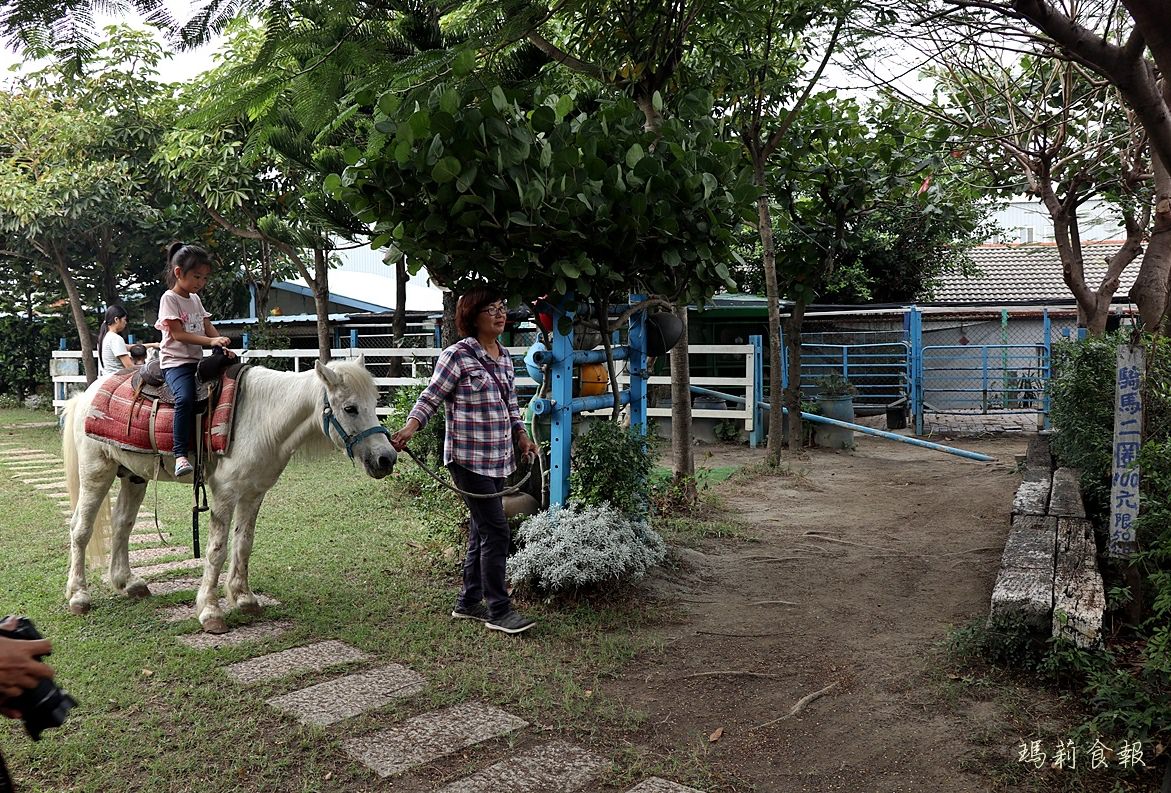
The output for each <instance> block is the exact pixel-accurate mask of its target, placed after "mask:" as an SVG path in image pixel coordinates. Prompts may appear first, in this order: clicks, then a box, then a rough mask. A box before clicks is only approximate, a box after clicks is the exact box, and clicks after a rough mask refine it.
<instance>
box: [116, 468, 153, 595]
mask: <svg viewBox="0 0 1171 793" xmlns="http://www.w3.org/2000/svg"><path fill="white" fill-rule="evenodd" d="M135 479H136V477H134V476H133V475H130V476H125V477H123V478H122V486H121V488H120V489H119V492H118V501H117V503H115V505H114V514H113V523H114V525H113V538H112V542H111V544H110V584H111V585H113V587H114V589H116V590H117V591H119V592H122V593H123V594H125V595H128V596H129V597H132V598H141V597H146V596H147V595H149V594H150V588H149V587H147V585H146V582H145V581H143V580H142V579H141V578H140V577H138V576H133V577H131V573H130V532H131V530H132V529H133V528H134V519H135V517H137V516H138V508H139V507H140V506H141V505H142V499H143V497H144V496H146V482H145V481H142V480H139V481H137V482H136V481H134V480H135Z"/></svg>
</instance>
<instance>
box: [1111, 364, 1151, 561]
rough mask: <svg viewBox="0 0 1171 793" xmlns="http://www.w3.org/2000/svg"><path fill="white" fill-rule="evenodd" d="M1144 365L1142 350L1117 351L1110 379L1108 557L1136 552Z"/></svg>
mask: <svg viewBox="0 0 1171 793" xmlns="http://www.w3.org/2000/svg"><path fill="white" fill-rule="evenodd" d="M1144 369H1145V362H1144V358H1143V350H1142V347H1136V346H1133V345H1129V344H1123V345H1121V346H1120V347H1119V348H1118V366H1117V368H1116V370H1115V378H1114V444H1113V452H1114V455H1113V456H1114V462H1113V472H1112V474H1113V475H1112V476H1111V478H1110V539H1109V542H1108V548H1107V552H1108V553H1109V554H1110V555H1111V556H1123V557H1125V556H1130V555H1131V554H1133V553H1134V552H1135V551H1136V550H1137V549H1138V545H1137V543H1136V541H1135V529H1134V522H1135V520H1136V519H1137V518H1138V505H1139V481H1140V480H1139V470H1138V452H1139V449H1140V448H1141V447H1142V429H1143V403H1142V380H1143V371H1144Z"/></svg>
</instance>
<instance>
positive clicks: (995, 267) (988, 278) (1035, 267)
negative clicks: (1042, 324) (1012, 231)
mask: <svg viewBox="0 0 1171 793" xmlns="http://www.w3.org/2000/svg"><path fill="white" fill-rule="evenodd" d="M1121 247H1122V243H1121V242H1118V241H1110V242H1095V243H1083V244H1082V257H1083V258H1084V259H1085V267H1086V282H1087V283H1088V284H1090V286H1091V287H1094V288H1096V287H1097V286H1098V284H1100V283H1101V282H1102V278H1103V276H1105V274H1106V260H1107V259H1109V258H1110V257H1111V256H1113V255H1114V253H1115V252H1116V251H1117V250H1118V249H1119V248H1121ZM971 257H972V262H973V264H974V265H975V272H974V273H973V274H972V275H970V276H965V275H963V274H961V273H948V274H947V275H945V276H943V278H942V279H941V280H940V283H939V285H938V286H937V287H936V288H935V291H934V293H933V294H932V296H931V301H932V302H935V303H951V304H967V303H989V302H1004V303H1016V302H1025V301H1040V300H1050V301H1055V302H1062V303H1066V302H1072V301H1073V295H1072V294H1071V293H1070V291H1069V287H1067V286H1066V285H1065V281H1063V280H1062V277H1061V257H1060V255H1059V254H1058V252H1057V246H1056V245H1054V244H1052V243H1043V244H1039V245H981V246H979V247H977V248H973V249H972V251H971ZM1138 269H1139V260H1138V259H1136V260H1135V261H1133V262H1131V263H1130V265H1129V266H1128V267H1127V268H1126V269H1125V270H1123V271H1122V277H1121V279H1120V281H1121V285H1120V286H1119V288H1118V291H1117V292H1115V293H1114V299H1115V300H1116V301H1119V302H1126V299H1127V298H1126V295H1127V292H1129V291H1130V287H1131V285H1132V284H1134V279H1135V276H1137V275H1138Z"/></svg>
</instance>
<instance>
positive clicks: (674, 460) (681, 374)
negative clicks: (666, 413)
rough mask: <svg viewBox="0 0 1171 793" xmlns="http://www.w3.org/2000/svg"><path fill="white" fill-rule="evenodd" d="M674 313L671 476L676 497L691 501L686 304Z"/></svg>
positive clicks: (693, 495) (692, 464) (692, 458)
mask: <svg viewBox="0 0 1171 793" xmlns="http://www.w3.org/2000/svg"><path fill="white" fill-rule="evenodd" d="M675 316H677V317H678V318H679V321H680V322H682V323H683V333H682V335H681V336H680V337H679V342H678V343H677V344H676V345H675V346H674V347H672V348H671V478H672V481H673V482H674V485H675V489H676V493H677V495H678V498H679V501H680V503H681V504H683V505H690V504H694V503H695V501H696V499H697V498H698V497H699V494H698V493H697V492H696V489H695V455H694V454H693V453H692V449H691V378H690V376H689V373H690V365H691V364H690V361H688V357H689V356H688V354H687V351H688V342H687V304H686V303H682V304H680V305H677V306H675Z"/></svg>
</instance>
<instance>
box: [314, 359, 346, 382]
mask: <svg viewBox="0 0 1171 793" xmlns="http://www.w3.org/2000/svg"><path fill="white" fill-rule="evenodd" d="M314 368H315V369H316V370H317V377H318V378H320V379H321V382H323V383H325V384H326V385H327V386H331V387H334V388H336V387H337V386H339V385H341V382H342V378H341V375H339V374H338V373H337V372H335V371H334V370H332V369H330V368H329V367H328V366H325V365H324V364H322V363H321V361H317V362H316V363H315V364H314Z"/></svg>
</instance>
